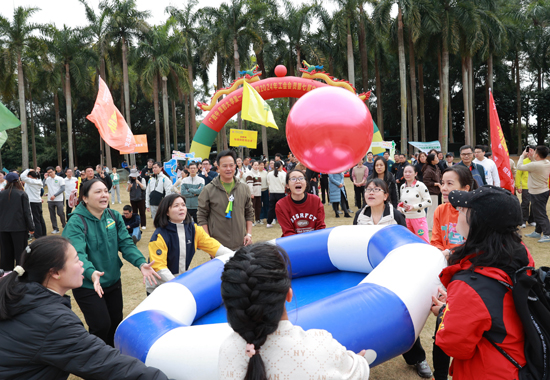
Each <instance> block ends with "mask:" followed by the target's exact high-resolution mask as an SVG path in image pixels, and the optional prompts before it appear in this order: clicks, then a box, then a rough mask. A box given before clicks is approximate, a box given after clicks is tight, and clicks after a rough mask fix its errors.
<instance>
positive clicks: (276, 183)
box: [267, 171, 286, 194]
mask: <svg viewBox="0 0 550 380" xmlns="http://www.w3.org/2000/svg"><path fill="white" fill-rule="evenodd" d="M285 180H286V173H285V172H283V171H280V172H278V173H277V177H275V171H271V172H269V173H268V174H267V185H268V187H269V193H270V194H271V193H279V194H284V192H285Z"/></svg>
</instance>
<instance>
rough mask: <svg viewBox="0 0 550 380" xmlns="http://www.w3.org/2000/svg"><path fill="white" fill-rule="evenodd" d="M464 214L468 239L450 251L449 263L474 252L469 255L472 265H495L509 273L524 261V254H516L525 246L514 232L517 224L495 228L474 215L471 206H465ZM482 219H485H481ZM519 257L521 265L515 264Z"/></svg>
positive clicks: (474, 210) (511, 273)
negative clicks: (466, 210)
mask: <svg viewBox="0 0 550 380" xmlns="http://www.w3.org/2000/svg"><path fill="white" fill-rule="evenodd" d="M468 210H469V212H468V214H467V220H468V225H469V227H470V229H469V231H468V238H467V239H466V241H465V242H464V244H462V245H459V246H458V247H455V248H454V249H452V250H451V255H450V256H449V264H450V265H453V264H456V263H458V262H460V261H461V260H463V259H464V258H466V257H467V256H470V255H472V254H473V255H474V256H473V257H471V258H470V261H471V263H472V266H471V268H470V269H472V270H473V268H474V267H494V268H499V269H502V270H503V271H505V272H506V273H508V274H509V275H513V273H514V272H515V271H516V270H517V269H519V268H520V267H523V266H526V265H527V264H528V261H527V254H526V253H525V255H524V257H521V256H520V255H518V252H520V250H522V251H523V252H525V248H524V247H523V245H522V243H521V236H520V235H519V233H518V229H517V226H513V227H512V226H510V227H505V228H503V227H501V226H499V227H496V226H494V225H493V224H492V223H484V222H483V221H482V219H481V218H479V216H478V211H477V210H476V209H475V208H469V209H468ZM483 220H485V218H483ZM519 260H523V261H524V262H523V263H522V264H518V261H519Z"/></svg>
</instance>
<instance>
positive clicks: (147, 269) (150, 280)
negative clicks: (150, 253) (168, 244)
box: [140, 260, 160, 286]
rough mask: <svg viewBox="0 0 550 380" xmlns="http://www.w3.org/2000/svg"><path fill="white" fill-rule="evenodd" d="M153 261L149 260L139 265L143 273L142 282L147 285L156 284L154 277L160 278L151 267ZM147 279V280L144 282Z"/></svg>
mask: <svg viewBox="0 0 550 380" xmlns="http://www.w3.org/2000/svg"><path fill="white" fill-rule="evenodd" d="M154 262H155V261H154V260H153V261H151V262H150V263H149V264H143V265H142V266H141V268H140V269H141V274H143V283H144V284H146V285H147V284H149V285H151V286H152V285H153V284H154V285H156V284H157V280H156V279H155V277H156V278H158V279H159V280H160V276H159V274H158V273H157V272H155V270H154V269H153V268H152V266H153V263H154ZM146 281H147V282H146Z"/></svg>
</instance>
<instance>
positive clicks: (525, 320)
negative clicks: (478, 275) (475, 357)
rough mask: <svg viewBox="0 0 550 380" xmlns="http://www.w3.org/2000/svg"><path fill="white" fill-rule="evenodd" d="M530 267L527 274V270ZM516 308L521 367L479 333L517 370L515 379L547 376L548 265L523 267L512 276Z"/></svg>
mask: <svg viewBox="0 0 550 380" xmlns="http://www.w3.org/2000/svg"><path fill="white" fill-rule="evenodd" d="M529 270H530V271H532V272H531V274H530V275H529V274H528V273H527V271H529ZM512 282H513V286H510V285H509V284H506V283H503V282H500V281H499V283H501V284H502V285H504V286H506V287H508V288H509V289H511V290H512V297H513V298H514V304H515V307H516V312H517V313H518V316H519V318H520V320H521V322H522V324H523V331H524V334H525V348H524V352H525V360H526V361H527V363H526V364H525V365H524V366H523V367H522V366H521V365H519V363H518V362H516V361H515V360H514V358H512V357H511V356H510V355H508V353H506V351H504V350H503V349H502V348H500V347H499V346H498V345H497V344H496V343H495V341H494V340H493V339H491V338H490V337H489V336H488V335H486V334H483V336H484V337H485V338H486V339H487V340H488V341H489V342H490V343H491V344H492V345H493V346H494V347H495V348H496V349H497V350H498V351H499V352H500V353H501V354H502V355H504V357H505V358H506V359H508V360H509V361H510V362H511V363H512V364H513V365H514V366H515V367H516V368H518V370H519V372H518V373H519V380H548V379H550V268H549V267H540V268H539V269H535V268H533V267H523V268H520V269H518V270H517V271H516V273H515V274H514V276H513V278H512Z"/></svg>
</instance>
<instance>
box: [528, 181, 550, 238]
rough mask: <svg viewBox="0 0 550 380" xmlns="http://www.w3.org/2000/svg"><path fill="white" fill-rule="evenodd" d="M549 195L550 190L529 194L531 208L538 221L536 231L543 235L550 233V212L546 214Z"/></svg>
mask: <svg viewBox="0 0 550 380" xmlns="http://www.w3.org/2000/svg"><path fill="white" fill-rule="evenodd" d="M548 195H550V191H545V192H544V193H541V194H529V196H530V197H531V210H532V211H533V217H534V218H535V222H536V223H537V226H536V227H535V232H536V233H539V234H540V233H542V234H543V235H550V221H549V220H548V214H546V204H547V203H548Z"/></svg>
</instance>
